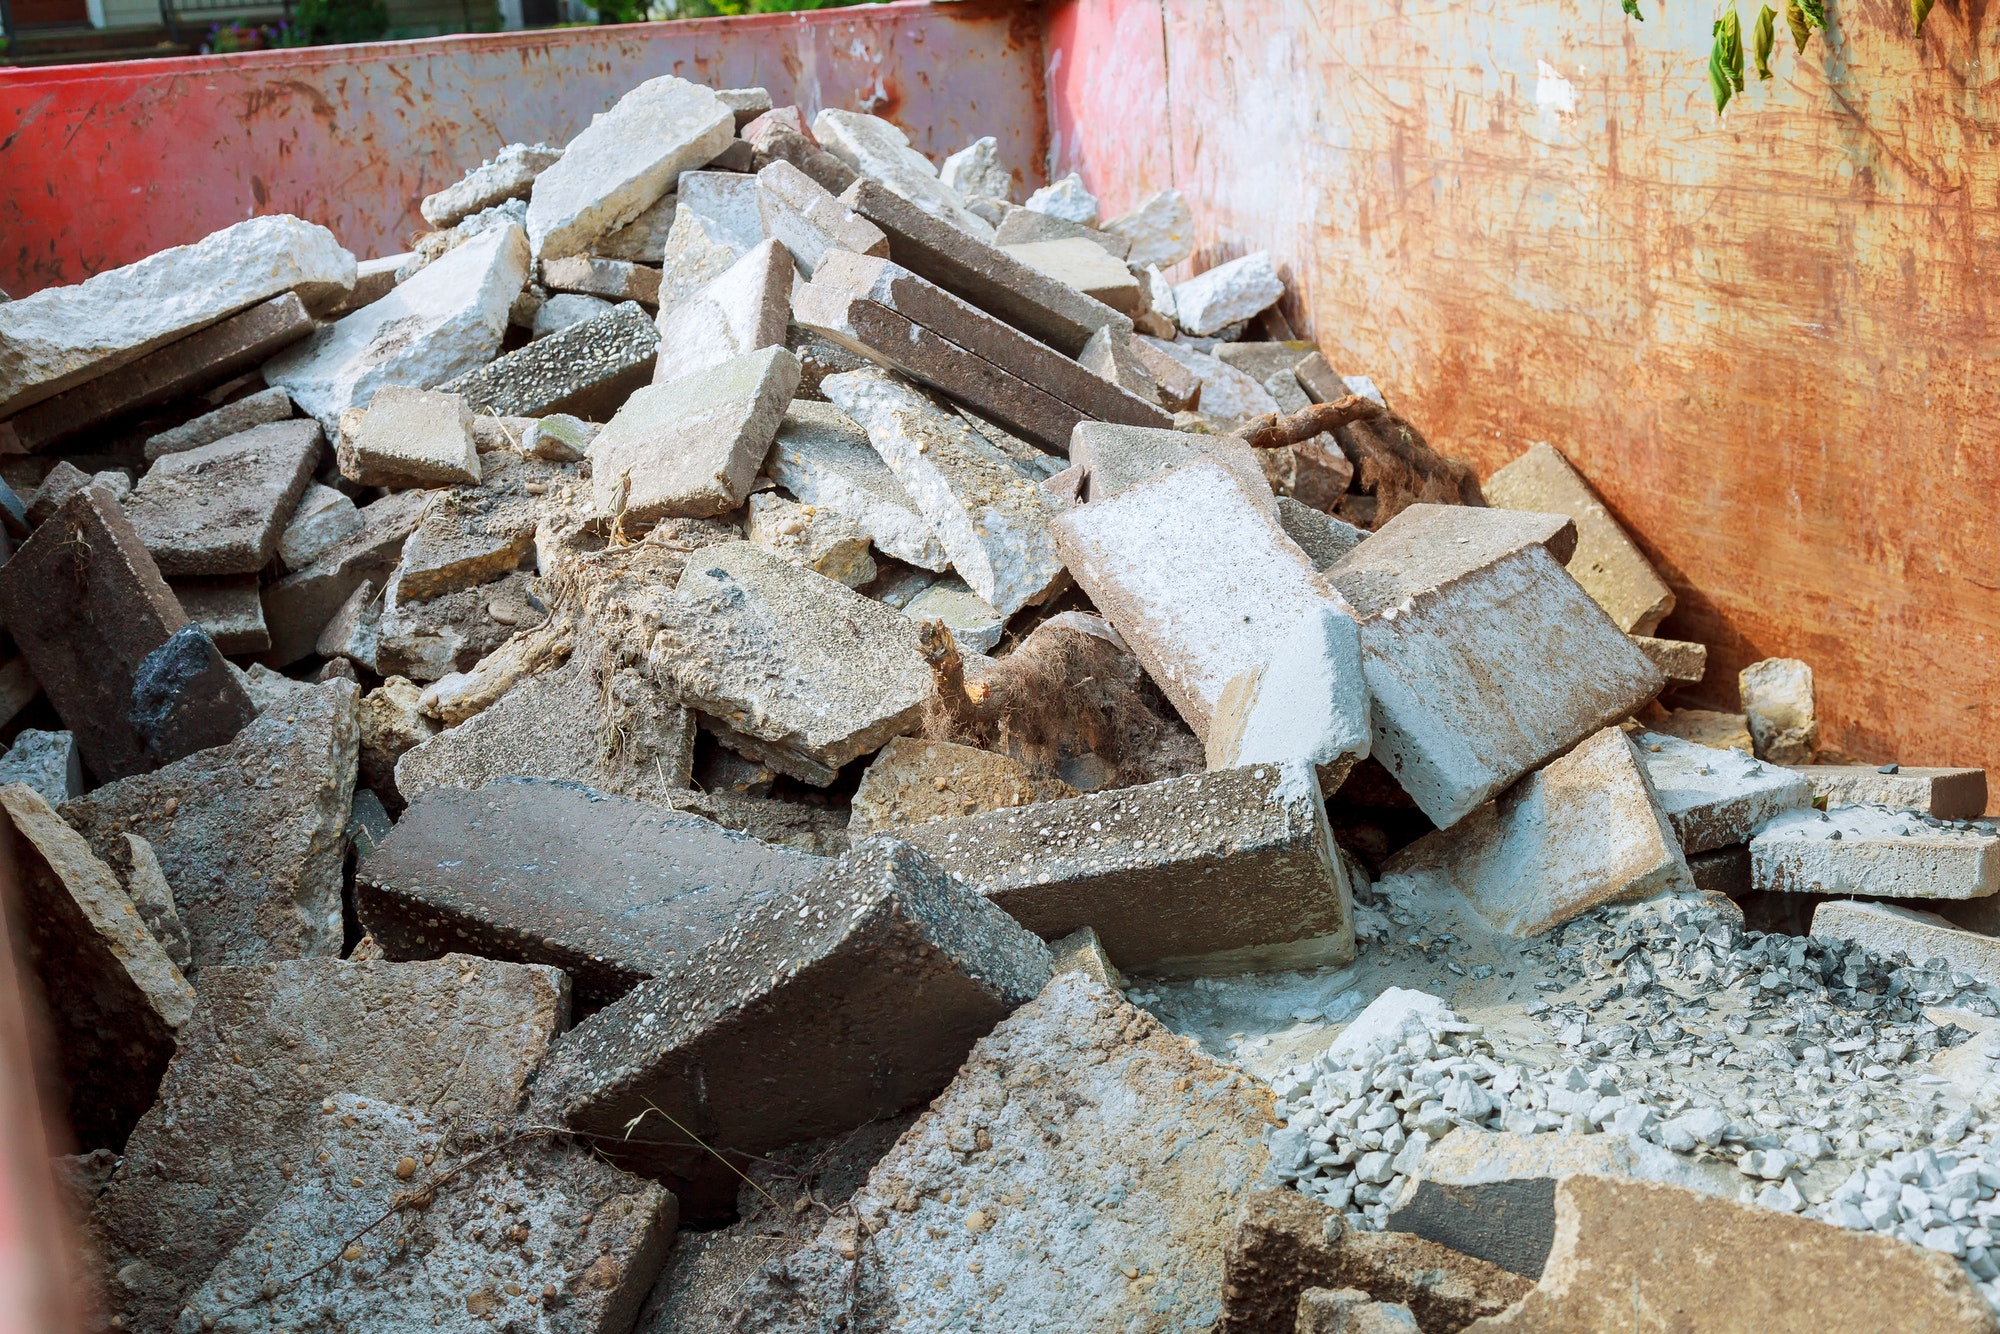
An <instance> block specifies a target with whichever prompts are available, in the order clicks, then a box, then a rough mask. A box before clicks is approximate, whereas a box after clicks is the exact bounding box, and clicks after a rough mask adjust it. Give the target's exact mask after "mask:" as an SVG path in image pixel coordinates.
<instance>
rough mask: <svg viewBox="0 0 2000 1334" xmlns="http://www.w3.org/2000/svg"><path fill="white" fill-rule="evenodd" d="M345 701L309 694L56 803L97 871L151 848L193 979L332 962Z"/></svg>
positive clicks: (344, 791) (346, 692)
mask: <svg viewBox="0 0 2000 1334" xmlns="http://www.w3.org/2000/svg"><path fill="white" fill-rule="evenodd" d="M355 703H356V691H355V688H354V686H353V684H352V683H351V682H347V681H330V682H328V683H326V684H325V685H320V686H315V687H312V688H311V689H310V691H308V692H305V693H304V694H303V695H302V702H301V703H299V704H298V705H297V706H296V707H294V708H291V709H287V710H286V711H284V712H279V711H278V710H272V711H270V712H266V713H264V714H262V715H260V716H259V717H258V718H257V719H256V721H254V722H252V723H251V724H250V725H249V726H248V727H245V728H244V729H243V730H242V731H241V732H240V733H238V734H237V736H236V739H235V740H233V741H231V742H230V743H229V744H227V745H224V746H216V747H214V748H212V749H209V750H201V751H196V752H195V753H194V754H192V755H189V756H188V757H187V758H185V759H182V760H177V761H175V762H174V763H173V764H170V765H167V766H166V767H165V768H163V769H159V770H157V771H155V772H153V773H148V774H138V775H135V776H133V777H130V778H126V779H122V780H120V781H118V782H116V783H112V784H110V785H108V786H106V787H102V788H99V789H98V790H97V791H95V792H92V793H91V794H89V795H88V796H84V797H78V798H77V799H75V800H74V801H67V802H64V803H63V806H62V814H63V818H64V819H66V820H68V821H69V822H70V823H71V824H73V825H75V826H76V828H77V829H78V830H79V831H80V832H81V833H82V834H83V835H84V837H86V838H88V839H90V840H91V845H92V846H93V847H94V848H95V849H97V852H98V855H99V856H101V857H104V858H105V859H107V860H111V859H113V858H114V857H115V853H114V851H113V848H114V845H115V844H116V842H117V841H118V840H120V838H121V836H122V835H125V834H128V833H129V834H138V835H139V836H141V837H142V838H144V839H146V840H147V841H148V842H149V843H151V844H152V845H153V849H154V851H155V852H157V853H158V854H159V859H160V865H161V868H162V869H163V870H164V871H165V872H166V876H167V882H168V883H169V884H170V885H172V886H173V891H174V901H175V903H176V904H177V905H178V907H179V910H180V914H181V916H182V918H183V919H184V920H185V921H186V923H187V926H188V931H189V933H190V935H191V937H192V940H193V950H194V963H195V966H196V967H198V968H204V969H205V968H207V967H208V966H209V965H211V964H225V963H257V962H262V961H264V960H267V959H296V958H304V957H310V956H313V955H331V954H337V953H338V952H339V950H340V943H341V927H340V891H341V857H342V854H343V852H344V851H345V841H344V837H343V831H344V830H345V829H346V826H347V813H348V803H349V801H350V799H351V797H352V794H353V791H354V774H355V751H356V744H357V724H356V720H355Z"/></svg>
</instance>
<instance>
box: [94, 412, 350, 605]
mask: <svg viewBox="0 0 2000 1334" xmlns="http://www.w3.org/2000/svg"><path fill="white" fill-rule="evenodd" d="M321 440H322V437H321V435H320V429H319V423H318V422H313V421H281V422H271V423H268V424H267V425H264V426H253V427H251V428H250V429H249V430H247V431H243V432H240V433H239V434H236V435H232V436H230V437H228V438H227V439H224V440H218V441H216V442H215V443H214V444H212V445H202V446H199V447H198V448H195V449H189V450H183V451H181V452H180V453H177V454H169V455H167V456H166V457H164V458H162V459H160V460H159V461H158V462H156V463H155V464H153V466H152V467H151V468H150V469H148V470H147V472H146V475H145V476H144V477H142V478H140V479H139V485H138V486H137V487H136V488H135V489H134V490H133V492H132V495H131V497H130V498H129V499H128V500H126V502H125V515H126V517H127V518H129V519H130V520H131V521H132V527H133V528H134V529H135V530H136V531H137V532H138V534H139V540H140V541H142V542H144V543H145V544H146V550H147V551H149V552H151V553H152V555H153V562H154V564H156V565H158V566H159V568H160V573H162V574H165V575H170V576H171V575H184V574H255V573H257V572H258V571H259V570H261V569H263V568H264V567H265V566H266V565H269V564H270V563H271V557H272V556H274V555H276V554H277V551H278V538H279V535H280V534H281V533H282V532H283V531H284V527H285V523H286V521H287V520H288V519H290V518H291V517H292V510H293V509H294V508H295V507H296V506H297V505H298V503H299V497H300V496H301V495H303V494H305V489H306V484H307V483H308V482H310V481H311V480H312V474H313V469H314V468H315V467H317V466H318V464H319V458H320V446H321Z"/></svg>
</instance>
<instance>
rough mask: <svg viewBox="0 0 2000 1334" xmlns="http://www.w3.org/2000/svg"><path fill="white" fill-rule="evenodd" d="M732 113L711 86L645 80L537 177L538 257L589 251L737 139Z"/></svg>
mask: <svg viewBox="0 0 2000 1334" xmlns="http://www.w3.org/2000/svg"><path fill="white" fill-rule="evenodd" d="M735 131H736V119H735V117H734V116H733V115H732V114H731V113H730V110H729V108H728V107H726V106H724V105H723V103H722V100H721V99H720V98H718V97H717V96H716V95H715V94H714V93H712V92H710V91H709V90H708V89H706V88H703V87H701V86H699V85H698V84H692V83H689V82H688V81H687V80H685V79H676V78H674V77H672V76H671V75H667V76H662V77H660V78H657V79H648V80H647V81H646V82H644V83H642V84H640V85H639V86H638V87H637V88H634V89H633V90H632V91H631V92H629V93H626V94H625V95H624V96H623V97H621V98H619V99H618V101H617V103H616V104H615V105H614V106H612V108H611V109H610V110H609V111H607V112H605V113H604V114H603V115H601V116H599V117H597V119H595V120H594V121H592V122H591V123H590V125H589V126H587V127H586V128H585V129H584V131H583V133H581V134H579V135H577V136H576V137H575V138H574V139H572V140H570V141H569V144H568V145H567V147H565V148H564V150H563V156H562V160H561V161H560V162H557V163H555V164H554V165H553V166H551V167H549V168H548V169H547V170H545V171H543V172H542V173H541V175H539V176H537V177H536V178H535V184H534V189H533V192H532V193H531V194H530V196H529V200H528V241H529V244H530V245H531V246H532V247H533V249H534V255H535V258H536V259H538V260H539V259H557V258H560V257H562V256H564V255H578V254H582V253H583V252H584V251H586V250H588V249H590V245H591V243H592V242H593V241H595V240H597V238H598V237H600V236H603V235H605V234H606V233H608V232H612V231H615V230H617V229H618V228H620V227H623V226H624V225H625V224H626V223H628V222H630V221H632V219H633V218H635V217H637V216H638V215H639V213H640V212H641V210H643V209H644V208H645V207H646V206H647V205H649V204H651V203H653V202H654V201H655V200H657V199H658V198H659V197H660V196H661V195H663V194H665V193H666V192H667V191H668V190H670V189H672V188H673V185H674V181H675V179H676V178H678V177H679V176H680V174H681V173H682V172H684V171H688V170H691V169H693V168H695V167H699V166H701V165H702V164H703V163H705V162H707V161H708V160H709V159H710V158H712V157H714V156H715V155H716V154H717V153H719V152H721V151H722V150H723V148H724V147H725V146H726V145H727V144H728V143H729V141H730V140H731V139H732V138H734V137H735Z"/></svg>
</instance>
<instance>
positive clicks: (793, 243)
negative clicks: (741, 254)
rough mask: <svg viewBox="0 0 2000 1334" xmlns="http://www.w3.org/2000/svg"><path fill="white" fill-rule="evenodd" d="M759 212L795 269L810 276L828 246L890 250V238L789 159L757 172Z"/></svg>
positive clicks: (864, 250) (869, 251)
mask: <svg viewBox="0 0 2000 1334" xmlns="http://www.w3.org/2000/svg"><path fill="white" fill-rule="evenodd" d="M756 180H757V214H758V217H759V218H761V219H762V221H763V227H764V233H765V234H766V235H767V236H769V237H771V238H772V239H773V240H775V241H777V242H779V243H780V244H781V245H783V246H784V247H785V249H786V250H788V251H790V252H791V256H792V262H793V263H794V264H796V265H797V266H798V269H799V272H800V273H803V274H804V275H805V276H806V277H808V278H810V277H812V272H813V269H814V268H815V267H816V266H817V265H818V264H819V261H820V257H821V256H822V255H824V254H826V252H827V251H829V250H849V251H852V252H854V253H855V254H857V255H878V256H882V257H884V258H886V257H887V256H888V254H889V238H888V237H887V236H884V235H883V234H882V229H881V228H880V227H877V226H876V225H875V224H874V223H872V222H870V221H868V220H867V219H866V218H864V217H861V216H860V215H859V214H857V213H855V212H854V211H853V210H852V209H850V208H848V207H847V206H846V205H845V204H843V203H841V202H840V201H839V200H838V199H835V198H834V197H833V195H832V194H831V193H830V192H829V191H828V190H827V189H826V187H825V186H823V185H821V184H820V183H819V182H818V181H815V180H814V179H813V178H812V177H810V176H808V175H806V174H805V173H804V172H803V171H800V170H799V169H798V168H797V167H795V166H793V165H792V164H791V163H789V162H784V161H778V162H773V163H772V164H771V165H770V166H768V167H765V168H764V169H763V170H762V171H760V172H758V173H757V177H756Z"/></svg>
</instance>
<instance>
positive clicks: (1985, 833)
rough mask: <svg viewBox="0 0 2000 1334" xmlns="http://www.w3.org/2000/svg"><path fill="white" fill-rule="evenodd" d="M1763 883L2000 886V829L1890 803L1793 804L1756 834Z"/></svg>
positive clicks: (1978, 891)
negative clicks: (1819, 807) (1817, 807)
mask: <svg viewBox="0 0 2000 1334" xmlns="http://www.w3.org/2000/svg"><path fill="white" fill-rule="evenodd" d="M1750 860H1751V875H1752V878H1753V880H1754V883H1755V886H1756V888H1758V889H1760V890H1770V891H1777V892H1780V893H1788V894H1856V895H1860V896H1862V897H1864V898H1884V899H1979V898H1985V897H1987V896H1988V895H1990V894H1993V893H1995V892H2000V836H1996V835H1995V834H1994V832H1993V830H1992V829H1991V828H1988V827H1983V826H1977V825H1975V826H1973V827H1971V828H1959V827H1956V826H1954V825H1952V824H1948V823H1946V822H1944V821H1939V820H1934V819H1932V818H1929V817H1926V816H1923V815H1919V814H1917V813H1915V812H1913V811H1899V810H1893V809H1891V808H1890V807H1887V806H1838V807H1835V808H1833V809H1832V810H1827V811H1813V810H1801V811H1791V812H1787V813H1786V814H1784V815H1781V816H1778V817H1777V818H1776V819H1773V820H1771V821H1770V822H1768V823H1767V824H1765V826H1764V827H1763V828H1762V829H1761V830H1760V831H1759V832H1758V834H1757V836H1756V837H1755V838H1753V839H1751V840H1750Z"/></svg>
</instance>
